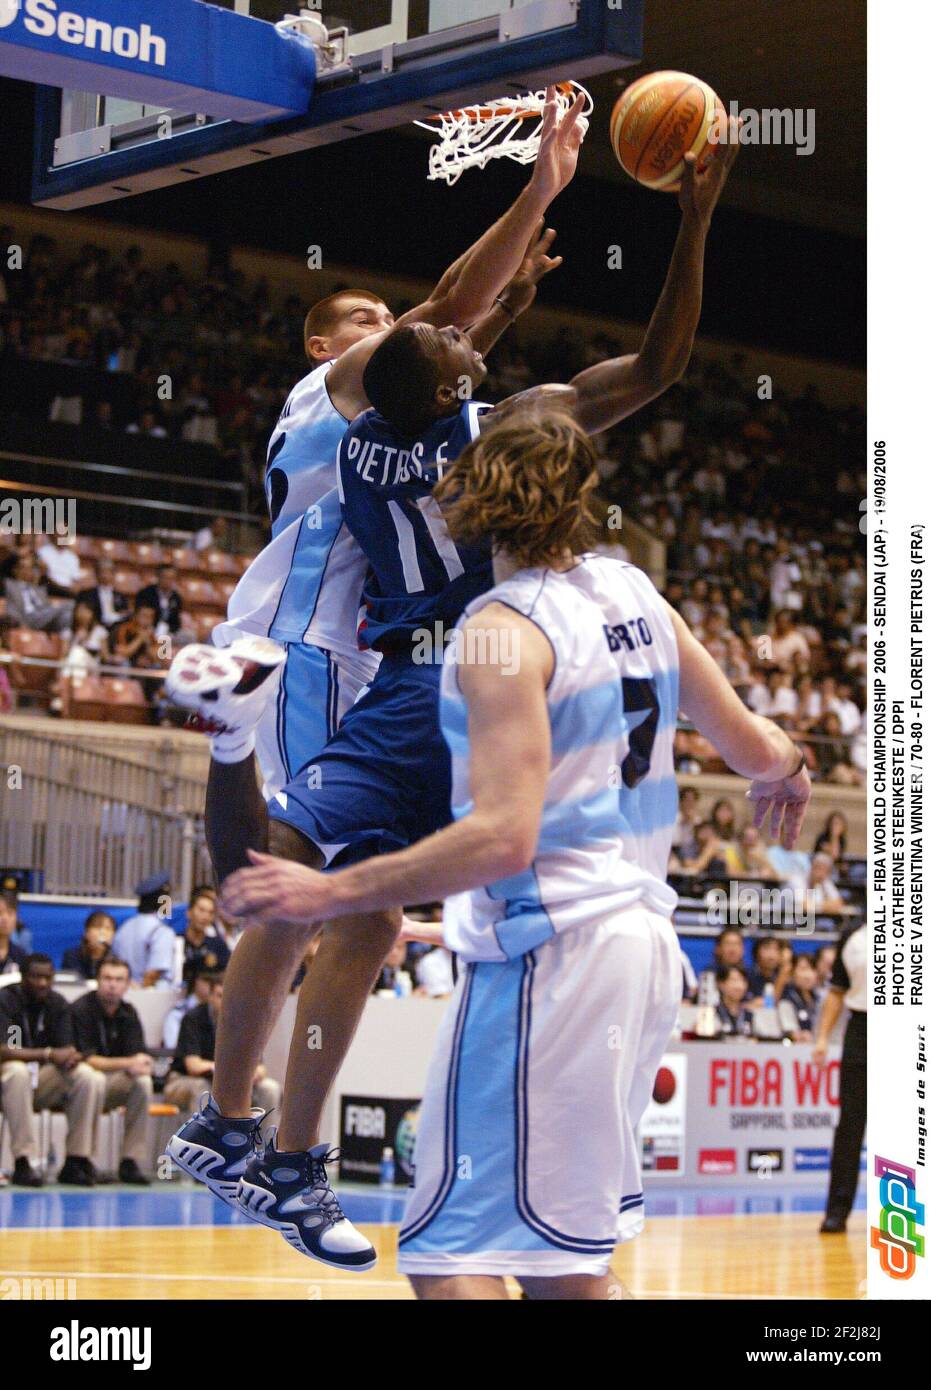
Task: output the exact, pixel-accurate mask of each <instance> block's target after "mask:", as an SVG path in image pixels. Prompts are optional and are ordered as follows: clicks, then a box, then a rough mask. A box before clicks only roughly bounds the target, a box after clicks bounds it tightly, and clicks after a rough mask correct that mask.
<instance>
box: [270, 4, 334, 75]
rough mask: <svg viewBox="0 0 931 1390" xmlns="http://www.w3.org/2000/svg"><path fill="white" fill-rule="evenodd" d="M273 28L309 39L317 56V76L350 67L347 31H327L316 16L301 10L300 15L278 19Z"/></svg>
mask: <svg viewBox="0 0 931 1390" xmlns="http://www.w3.org/2000/svg"><path fill="white" fill-rule="evenodd" d="M275 28H276V29H277V30H278V31H279V33H282V34H299V35H300V36H301V38H304V39H309V40H310V42H311V43H312V44H313V46H314V50H315V52H316V54H317V72H318V76H320V77H324V76H331V75H333V74H335V73H337V72H343V71H346V70H349V69H350V68H351V66H352V62H351V59H350V57H349V30H348V29H347V28H346V27H345V26H343V27H341V28H339V29H327V27H326V25H325V24H324V22H323V20H322V19H320V18H319V17H318V16H317V15H314V14H311V13H309V11H307V10H302V12H301V13H300V14H287V15H285V17H284V19H280V20H279V21H278V23H277V24H276V25H275Z"/></svg>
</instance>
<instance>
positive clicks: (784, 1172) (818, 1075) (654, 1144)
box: [643, 1040, 840, 1186]
mask: <svg viewBox="0 0 931 1390" xmlns="http://www.w3.org/2000/svg"><path fill="white" fill-rule="evenodd" d="M683 1053H686V1054H687V1056H688V1071H687V1074H686V1072H685V1069H684V1068H683V1067H681V1062H682V1060H683V1057H682V1054H683ZM663 1068H666V1069H668V1070H669V1071H670V1073H671V1075H672V1076H673V1077H675V1079H676V1083H677V1084H676V1086H675V1088H674V1089H672V1088H669V1087H666V1088H664V1089H663V1090H662V1091H661V1093H660V1094H657V1093H656V1092H654V1096H653V1100H652V1103H651V1106H650V1110H649V1112H648V1116H649V1123H648V1125H647V1126H646V1127H645V1129H644V1131H643V1137H644V1140H645V1141H647V1142H648V1145H649V1148H650V1149H651V1150H652V1151H653V1152H654V1153H656V1154H657V1157H658V1151H659V1150H662V1149H663V1148H665V1151H666V1153H665V1155H664V1156H665V1157H666V1162H665V1163H663V1164H661V1163H657V1162H654V1163H652V1164H649V1163H648V1164H646V1165H645V1172H644V1179H645V1181H647V1182H649V1174H650V1169H651V1168H653V1170H654V1171H661V1169H662V1168H663V1167H665V1166H667V1165H668V1166H669V1167H670V1168H671V1169H672V1171H673V1172H678V1173H679V1174H681V1175H686V1176H688V1177H690V1178H698V1179H707V1180H708V1182H709V1184H710V1185H712V1186H713V1185H717V1184H720V1183H722V1182H723V1183H725V1184H726V1183H728V1182H734V1183H744V1184H746V1182H747V1180H748V1179H753V1178H759V1179H760V1180H761V1181H765V1180H766V1179H768V1178H776V1179H778V1181H779V1182H780V1184H781V1183H785V1182H798V1183H806V1182H807V1183H808V1184H809V1185H810V1184H811V1183H812V1181H815V1182H819V1181H824V1182H826V1181H827V1172H828V1169H829V1168H830V1164H831V1144H832V1141H833V1131H834V1126H835V1124H836V1123H837V1113H838V1102H839V1098H840V1075H839V1072H840V1062H839V1060H838V1058H837V1056H836V1055H835V1056H833V1057H832V1058H831V1060H829V1061H828V1062H827V1063H826V1065H825V1066H823V1067H822V1066H817V1065H816V1064H815V1063H814V1062H813V1061H812V1056H811V1048H810V1047H809V1046H807V1045H806V1044H803V1043H796V1044H793V1045H792V1046H791V1047H786V1046H781V1045H772V1046H770V1045H767V1044H765V1043H754V1042H743V1041H736V1040H735V1041H733V1042H730V1043H723V1044H708V1045H707V1046H705V1045H701V1044H697V1043H688V1044H685V1045H684V1046H681V1048H680V1047H673V1048H670V1050H669V1053H667V1055H666V1056H665V1057H664V1058H663ZM683 1092H684V1107H683V1104H682V1103H683ZM667 1093H668V1094H669V1104H670V1105H672V1104H675V1105H676V1107H677V1109H680V1113H679V1114H677V1115H676V1116H675V1119H674V1122H671V1123H670V1124H668V1125H666V1126H664V1125H663V1123H662V1118H661V1113H660V1112H662V1110H663V1108H664V1107H663V1096H664V1095H666V1094H667ZM681 1109H684V1134H683V1123H682V1118H681ZM645 1118H646V1117H645ZM661 1136H662V1138H661ZM673 1136H675V1137H674V1139H673ZM670 1151H675V1152H676V1154H677V1158H678V1154H679V1153H680V1152H681V1153H682V1154H683V1158H682V1161H681V1166H680V1164H679V1162H678V1161H675V1162H674V1161H673V1160H672V1159H671V1156H669V1155H670ZM819 1175H820V1176H819Z"/></svg>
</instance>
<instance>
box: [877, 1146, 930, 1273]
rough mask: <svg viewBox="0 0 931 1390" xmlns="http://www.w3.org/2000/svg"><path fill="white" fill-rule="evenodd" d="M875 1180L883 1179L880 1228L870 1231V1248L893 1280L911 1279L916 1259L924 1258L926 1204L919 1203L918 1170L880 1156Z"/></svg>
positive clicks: (880, 1184)
mask: <svg viewBox="0 0 931 1390" xmlns="http://www.w3.org/2000/svg"><path fill="white" fill-rule="evenodd" d="M873 1176H874V1177H877V1178H879V1205H880V1207H881V1211H880V1214H879V1225H878V1226H873V1227H872V1228H871V1230H870V1245H871V1246H872V1247H873V1249H874V1250H878V1251H879V1267H880V1269H881V1270H882V1271H883V1273H884V1274H888V1275H889V1278H890V1279H911V1277H912V1275H913V1274H914V1273H915V1259H916V1257H917V1256H919V1255H921V1256H924V1253H925V1238H924V1236H920V1235H919V1234H918V1229H917V1228H918V1227H919V1226H923V1225H924V1224H925V1209H924V1204H923V1203H921V1202H918V1201H916V1199H915V1170H914V1168H906V1167H904V1166H903V1164H901V1163H893V1162H892V1161H891V1160H890V1159H888V1158H880V1157H879V1155H878V1154H877V1156H876V1158H875V1160H874V1165H873Z"/></svg>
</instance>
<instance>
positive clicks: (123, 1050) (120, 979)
mask: <svg viewBox="0 0 931 1390" xmlns="http://www.w3.org/2000/svg"><path fill="white" fill-rule="evenodd" d="M129 983H130V981H129V966H128V965H127V964H126V962H125V961H122V960H116V959H115V957H114V958H111V959H109V960H104V961H101V963H100V966H99V968H98V970H97V988H96V990H88V992H87V994H85V995H82V997H81V998H80V999H76V1000H75V1002H74V1003H73V1004H72V1005H71V1028H72V1033H73V1035H74V1043H75V1046H76V1047H77V1049H78V1051H79V1052H80V1053H82V1055H83V1057H84V1061H85V1062H86V1064H87V1065H88V1066H89V1067H90V1068H91V1070H92V1071H93V1072H94V1073H95V1075H96V1077H97V1079H98V1086H99V1090H100V1110H101V1112H107V1111H110V1110H114V1109H116V1107H117V1106H120V1105H122V1106H125V1107H126V1123H125V1129H124V1134H123V1149H122V1153H121V1154H120V1169H119V1179H120V1182H126V1183H133V1184H134V1185H135V1186H138V1187H148V1186H149V1179H148V1178H147V1177H146V1175H145V1173H144V1172H143V1171H142V1165H143V1164H144V1163H145V1162H146V1139H147V1136H148V1126H149V1106H150V1105H151V1104H152V1058H151V1057H150V1056H149V1054H148V1053H147V1052H146V1050H145V1037H144V1035H143V1032H142V1022H141V1020H140V1018H139V1015H138V1014H137V1012H136V1010H135V1009H134V1008H133V1006H132V1004H127V1003H126V1000H125V998H124V995H125V994H126V991H127V990H128V989H129Z"/></svg>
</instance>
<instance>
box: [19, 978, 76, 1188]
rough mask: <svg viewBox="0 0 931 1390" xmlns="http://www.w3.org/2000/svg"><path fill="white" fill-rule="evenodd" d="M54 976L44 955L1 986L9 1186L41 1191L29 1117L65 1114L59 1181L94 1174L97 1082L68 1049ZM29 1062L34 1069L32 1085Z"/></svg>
mask: <svg viewBox="0 0 931 1390" xmlns="http://www.w3.org/2000/svg"><path fill="white" fill-rule="evenodd" d="M54 977H55V971H54V967H53V966H52V962H51V960H50V959H49V957H48V956H43V955H31V956H27V958H26V960H25V961H24V962H23V978H22V981H21V982H20V984H18V985H7V986H6V988H4V989H0V1106H2V1109H3V1117H4V1119H5V1120H6V1123H7V1125H8V1127H9V1134H10V1149H11V1151H12V1154H13V1163H14V1168H13V1182H14V1184H15V1185H16V1186H18V1187H41V1186H42V1177H41V1175H40V1174H39V1173H38V1172H37V1171H36V1168H35V1163H36V1158H37V1153H36V1144H35V1140H34V1138H33V1130H32V1115H33V1112H35V1113H36V1114H38V1113H39V1111H41V1110H64V1112H65V1114H66V1115H67V1117H68V1140H67V1148H66V1153H67V1156H66V1158H65V1163H64V1166H63V1168H62V1170H61V1172H60V1173H59V1174H58V1181H59V1182H66V1183H75V1184H76V1185H77V1186H79V1187H93V1186H94V1184H95V1183H96V1181H97V1175H96V1173H95V1172H94V1165H93V1164H92V1162H91V1158H90V1155H91V1152H92V1150H93V1145H94V1130H95V1127H96V1124H97V1116H98V1115H99V1113H100V1099H101V1097H100V1084H99V1082H98V1080H97V1076H96V1074H95V1072H94V1071H92V1069H91V1068H90V1067H89V1066H88V1065H87V1063H86V1062H84V1061H82V1060H81V1054H80V1052H79V1051H78V1049H77V1048H76V1047H75V1046H74V1039H73V1034H72V1029H71V1014H70V1010H69V1007H68V1001H67V999H65V997H64V995H61V994H58V993H56V991H55V990H53V989H52V981H53V979H54ZM32 1064H37V1065H38V1077H37V1079H36V1084H35V1086H33V1075H32V1072H33V1070H34V1067H33V1066H32Z"/></svg>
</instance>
